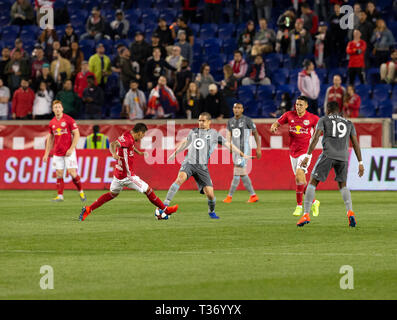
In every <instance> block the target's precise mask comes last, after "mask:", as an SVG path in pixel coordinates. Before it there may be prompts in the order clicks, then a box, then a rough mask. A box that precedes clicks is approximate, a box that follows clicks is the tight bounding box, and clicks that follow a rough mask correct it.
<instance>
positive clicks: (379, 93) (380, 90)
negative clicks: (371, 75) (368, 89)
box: [372, 84, 391, 101]
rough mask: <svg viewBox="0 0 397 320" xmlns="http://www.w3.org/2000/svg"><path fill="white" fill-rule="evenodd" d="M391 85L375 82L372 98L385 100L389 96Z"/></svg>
mask: <svg viewBox="0 0 397 320" xmlns="http://www.w3.org/2000/svg"><path fill="white" fill-rule="evenodd" d="M390 93H391V85H389V84H377V85H375V86H374V90H373V96H372V99H373V100H375V101H385V100H388V99H389V98H390Z"/></svg>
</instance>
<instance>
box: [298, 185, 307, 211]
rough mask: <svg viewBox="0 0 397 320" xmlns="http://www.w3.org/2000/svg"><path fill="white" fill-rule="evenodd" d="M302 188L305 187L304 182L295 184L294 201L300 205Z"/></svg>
mask: <svg viewBox="0 0 397 320" xmlns="http://www.w3.org/2000/svg"><path fill="white" fill-rule="evenodd" d="M304 188H305V185H304V184H297V185H296V203H297V204H298V206H301V205H302V202H303V190H304Z"/></svg>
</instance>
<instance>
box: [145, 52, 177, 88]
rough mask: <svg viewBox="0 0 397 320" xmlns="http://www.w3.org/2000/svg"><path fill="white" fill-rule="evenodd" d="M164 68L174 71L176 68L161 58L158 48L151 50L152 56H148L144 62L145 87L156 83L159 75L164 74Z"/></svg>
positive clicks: (150, 86)
mask: <svg viewBox="0 0 397 320" xmlns="http://www.w3.org/2000/svg"><path fill="white" fill-rule="evenodd" d="M166 69H168V70H171V71H176V68H174V67H173V66H171V65H170V64H169V63H168V62H167V61H165V59H163V58H161V51H160V49H159V48H155V49H154V50H153V56H152V57H150V58H149V59H148V60H147V62H146V64H145V72H144V74H145V79H146V80H145V81H146V85H147V89H149V90H150V89H151V88H153V86H154V85H155V84H157V82H158V80H159V78H160V76H163V75H165V71H166Z"/></svg>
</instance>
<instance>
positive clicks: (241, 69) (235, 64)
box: [229, 50, 248, 80]
mask: <svg viewBox="0 0 397 320" xmlns="http://www.w3.org/2000/svg"><path fill="white" fill-rule="evenodd" d="M233 57H234V59H233V60H232V61H230V62H229V64H230V66H231V67H232V69H233V75H234V76H235V77H236V78H237V80H242V79H243V78H244V77H245V75H246V73H247V70H248V64H247V62H246V61H245V59H244V58H243V55H242V53H241V52H240V51H238V50H236V51H234V55H233Z"/></svg>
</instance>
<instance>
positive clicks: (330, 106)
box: [327, 101, 339, 113]
mask: <svg viewBox="0 0 397 320" xmlns="http://www.w3.org/2000/svg"><path fill="white" fill-rule="evenodd" d="M327 110H328V112H332V113H338V112H339V104H338V103H337V102H336V101H331V102H328V103H327Z"/></svg>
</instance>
